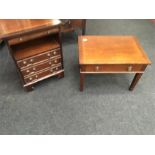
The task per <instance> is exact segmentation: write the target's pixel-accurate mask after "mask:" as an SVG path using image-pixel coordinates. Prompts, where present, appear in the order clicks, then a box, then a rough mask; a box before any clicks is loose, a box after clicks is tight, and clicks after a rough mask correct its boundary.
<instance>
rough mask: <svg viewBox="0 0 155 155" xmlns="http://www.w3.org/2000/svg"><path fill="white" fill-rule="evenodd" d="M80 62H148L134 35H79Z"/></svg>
mask: <svg viewBox="0 0 155 155" xmlns="http://www.w3.org/2000/svg"><path fill="white" fill-rule="evenodd" d="M78 44H79V63H80V64H150V63H151V62H150V60H149V58H148V57H147V55H146V54H145V52H144V50H143V48H142V47H141V46H140V44H139V43H138V41H137V39H136V37H134V36H79V38H78Z"/></svg>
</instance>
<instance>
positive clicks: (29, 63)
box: [17, 49, 60, 68]
mask: <svg viewBox="0 0 155 155" xmlns="http://www.w3.org/2000/svg"><path fill="white" fill-rule="evenodd" d="M58 55H60V49H56V50H51V51H48V52H45V53H42V54H39V55H36V56H33V57H30V58H26V59H23V60H19V61H17V64H18V66H19V67H20V68H26V67H32V66H33V64H36V63H39V62H41V61H44V60H47V59H50V58H54V57H55V56H58Z"/></svg>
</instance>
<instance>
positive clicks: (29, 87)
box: [25, 85, 34, 92]
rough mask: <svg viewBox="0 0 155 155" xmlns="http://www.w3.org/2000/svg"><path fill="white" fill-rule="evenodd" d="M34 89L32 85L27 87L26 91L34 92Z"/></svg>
mask: <svg viewBox="0 0 155 155" xmlns="http://www.w3.org/2000/svg"><path fill="white" fill-rule="evenodd" d="M33 89H34V87H33V86H32V85H30V86H26V87H25V90H26V91H27V92H29V91H32V90H33Z"/></svg>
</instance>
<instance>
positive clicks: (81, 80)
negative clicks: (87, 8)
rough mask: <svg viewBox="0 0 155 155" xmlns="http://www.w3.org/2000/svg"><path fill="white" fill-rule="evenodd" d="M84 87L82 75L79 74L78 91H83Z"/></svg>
mask: <svg viewBox="0 0 155 155" xmlns="http://www.w3.org/2000/svg"><path fill="white" fill-rule="evenodd" d="M83 86H84V74H82V73H80V91H83Z"/></svg>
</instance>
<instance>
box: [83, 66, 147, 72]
mask: <svg viewBox="0 0 155 155" xmlns="http://www.w3.org/2000/svg"><path fill="white" fill-rule="evenodd" d="M145 68H146V65H81V67H80V69H81V72H103V73H104V72H105V73H106V72H109V73H110V72H118V73H119V72H143V71H144V70H145Z"/></svg>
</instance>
